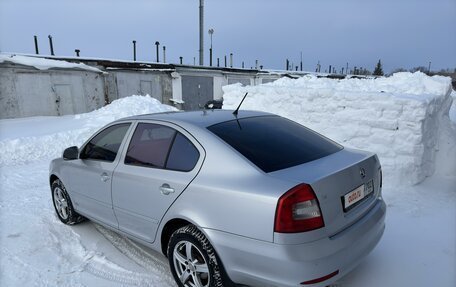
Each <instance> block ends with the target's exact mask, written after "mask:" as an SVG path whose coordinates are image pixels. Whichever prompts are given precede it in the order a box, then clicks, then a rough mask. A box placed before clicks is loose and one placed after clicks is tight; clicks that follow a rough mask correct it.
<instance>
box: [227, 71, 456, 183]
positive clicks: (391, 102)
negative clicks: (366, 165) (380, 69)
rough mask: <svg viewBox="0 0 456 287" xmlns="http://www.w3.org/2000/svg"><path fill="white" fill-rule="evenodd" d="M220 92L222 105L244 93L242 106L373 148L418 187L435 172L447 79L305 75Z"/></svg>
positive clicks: (390, 170) (393, 175) (392, 176)
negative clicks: (339, 78) (347, 77)
mask: <svg viewBox="0 0 456 287" xmlns="http://www.w3.org/2000/svg"><path fill="white" fill-rule="evenodd" d="M223 90H224V96H223V98H224V105H223V108H225V109H234V108H236V107H237V106H238V105H239V103H240V101H241V99H242V97H243V95H244V94H245V93H246V92H249V95H248V96H247V98H246V99H245V101H244V103H243V104H242V107H241V109H254V110H262V111H268V112H272V113H276V114H279V115H281V116H284V117H287V118H290V119H293V120H295V121H297V122H299V123H301V124H303V125H305V126H308V127H309V128H312V129H314V130H316V131H318V132H320V133H322V134H324V135H326V136H328V137H329V138H331V139H334V140H335V141H337V142H339V143H342V144H343V145H345V146H347V147H353V148H359V149H363V150H369V151H372V152H375V153H377V154H378V156H379V157H380V161H381V163H382V166H383V169H384V175H385V176H386V177H388V181H391V182H395V183H399V182H401V183H405V184H416V183H419V182H421V181H422V180H424V179H425V178H426V177H427V176H430V175H432V174H433V173H434V171H435V158H436V152H437V151H438V150H439V138H440V134H441V133H443V128H448V127H449V126H450V124H449V118H448V113H449V109H450V107H451V103H452V98H451V97H450V92H451V80H450V78H446V77H441V76H434V77H428V76H426V75H425V74H423V73H419V72H418V73H414V74H411V73H396V74H394V75H393V76H392V77H388V78H378V79H344V80H333V79H327V78H317V77H315V76H312V75H307V76H304V77H301V78H299V79H288V78H281V79H279V80H277V81H275V82H273V83H267V84H264V85H260V86H246V87H242V86H241V85H240V84H235V85H229V86H225V87H223ZM445 123H448V124H445ZM448 133H450V132H449V131H448ZM450 142H451V141H450ZM452 145H453V149H449V150H448V152H450V151H451V152H452V154H451V155H450V154H448V155H446V156H447V157H450V159H452V160H453V162H456V151H455V149H454V146H455V145H456V141H455V142H452ZM451 172H453V174H456V167H455V168H454V169H453V170H452V171H451Z"/></svg>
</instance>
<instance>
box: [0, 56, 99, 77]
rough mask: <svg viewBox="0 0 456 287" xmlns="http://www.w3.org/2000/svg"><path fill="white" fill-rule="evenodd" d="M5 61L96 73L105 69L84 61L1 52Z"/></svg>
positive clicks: (1, 61) (2, 60)
mask: <svg viewBox="0 0 456 287" xmlns="http://www.w3.org/2000/svg"><path fill="white" fill-rule="evenodd" d="M3 62H8V63H13V64H18V65H24V66H30V67H35V68H36V69H38V70H49V69H78V70H85V71H90V72H95V73H103V71H102V70H100V69H97V68H95V67H91V66H88V65H86V64H82V63H71V62H67V61H63V60H53V59H47V58H42V57H33V56H22V55H15V54H0V63H3Z"/></svg>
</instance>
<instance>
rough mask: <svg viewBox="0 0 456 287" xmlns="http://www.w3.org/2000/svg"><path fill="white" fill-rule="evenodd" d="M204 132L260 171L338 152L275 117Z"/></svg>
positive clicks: (308, 132)
mask: <svg viewBox="0 0 456 287" xmlns="http://www.w3.org/2000/svg"><path fill="white" fill-rule="evenodd" d="M208 129H209V130H210V131H211V132H213V133H214V134H216V135H217V136H218V137H220V138H221V139H222V140H224V141H225V142H226V143H228V144H229V145H230V146H232V147H233V148H234V149H235V150H237V151H238V152H239V153H241V154H242V155H243V156H245V157H246V158H247V159H248V160H250V161H251V162H252V163H253V164H255V165H256V166H258V167H259V168H260V169H261V170H263V171H264V172H273V171H276V170H281V169H284V168H288V167H292V166H295V165H299V164H303V163H306V162H309V161H313V160H316V159H319V158H322V157H325V156H327V155H330V154H332V153H335V152H337V151H339V150H341V149H342V146H340V145H338V144H336V143H335V142H333V141H331V140H329V139H327V138H325V137H323V136H322V135H320V134H318V133H316V132H314V131H312V130H310V129H308V128H306V127H304V126H302V125H300V124H298V123H295V122H293V121H290V120H288V119H285V118H282V117H278V116H262V117H253V118H243V119H239V120H232V121H228V122H223V123H220V124H216V125H213V126H210V127H208Z"/></svg>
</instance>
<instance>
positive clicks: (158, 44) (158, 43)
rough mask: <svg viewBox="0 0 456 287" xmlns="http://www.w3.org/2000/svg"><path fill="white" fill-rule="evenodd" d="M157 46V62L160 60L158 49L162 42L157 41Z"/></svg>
mask: <svg viewBox="0 0 456 287" xmlns="http://www.w3.org/2000/svg"><path fill="white" fill-rule="evenodd" d="M155 46H156V47H155V48H156V52H157V63H158V62H160V58H159V55H158V49H159V46H160V42H158V41H157V42H155Z"/></svg>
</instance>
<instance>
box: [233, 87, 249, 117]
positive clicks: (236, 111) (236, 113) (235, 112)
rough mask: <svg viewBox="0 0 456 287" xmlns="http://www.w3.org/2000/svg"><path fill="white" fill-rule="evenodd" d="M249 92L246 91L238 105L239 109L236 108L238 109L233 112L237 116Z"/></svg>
mask: <svg viewBox="0 0 456 287" xmlns="http://www.w3.org/2000/svg"><path fill="white" fill-rule="evenodd" d="M248 93H249V92H247V93H245V95H244V97H243V98H242V101H241V103H240V104H239V106H238V107H237V109H236V110H235V111H234V112H233V115H235V116H237V115H238V112H239V108H240V107H241V105H242V103H243V102H244V100H245V97H247V94H248Z"/></svg>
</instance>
